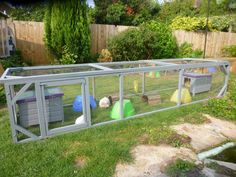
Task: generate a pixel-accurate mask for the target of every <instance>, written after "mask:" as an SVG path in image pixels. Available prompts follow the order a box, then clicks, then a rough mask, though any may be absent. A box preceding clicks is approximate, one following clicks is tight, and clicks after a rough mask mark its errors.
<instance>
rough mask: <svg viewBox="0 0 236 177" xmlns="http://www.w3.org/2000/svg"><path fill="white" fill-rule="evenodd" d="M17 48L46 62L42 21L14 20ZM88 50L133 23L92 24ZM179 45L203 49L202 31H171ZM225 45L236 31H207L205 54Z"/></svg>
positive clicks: (93, 50)
mask: <svg viewBox="0 0 236 177" xmlns="http://www.w3.org/2000/svg"><path fill="white" fill-rule="evenodd" d="M11 26H14V31H15V37H16V43H17V48H18V49H20V50H21V51H22V55H23V58H24V59H25V61H29V62H31V63H32V64H34V65H42V64H49V63H51V61H52V56H51V55H50V54H49V52H48V51H47V50H46V48H45V45H44V41H43V36H44V24H43V23H42V22H25V21H14V22H13V25H11ZM90 28H91V42H92V44H91V53H92V54H97V53H100V52H101V50H102V49H104V48H107V45H108V39H109V38H111V37H113V36H115V35H117V34H118V33H120V32H122V31H125V30H127V29H128V28H133V27H132V26H115V25H102V24H91V25H90ZM173 33H174V35H175V37H176V39H177V43H178V45H181V44H182V43H184V42H188V43H192V44H193V47H194V48H195V49H201V50H203V49H204V40H205V34H204V33H201V32H198V33H197V32H187V31H181V30H177V31H174V32H173ZM226 45H236V33H224V32H210V33H208V37H207V47H206V55H207V57H220V56H221V50H222V48H223V47H224V46H226Z"/></svg>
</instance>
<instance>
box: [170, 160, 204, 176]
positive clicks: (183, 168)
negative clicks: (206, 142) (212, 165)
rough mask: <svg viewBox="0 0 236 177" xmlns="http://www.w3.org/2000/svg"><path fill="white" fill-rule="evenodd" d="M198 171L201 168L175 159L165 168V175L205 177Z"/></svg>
mask: <svg viewBox="0 0 236 177" xmlns="http://www.w3.org/2000/svg"><path fill="white" fill-rule="evenodd" d="M200 171H201V168H199V167H197V166H196V165H195V164H194V163H192V162H189V161H187V160H182V159H177V160H176V161H174V162H173V163H171V164H170V165H168V166H167V168H166V174H168V175H169V176H170V177H187V176H191V177H205V175H203V174H202V173H201V172H200Z"/></svg>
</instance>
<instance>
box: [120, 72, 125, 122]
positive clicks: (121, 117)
mask: <svg viewBox="0 0 236 177" xmlns="http://www.w3.org/2000/svg"><path fill="white" fill-rule="evenodd" d="M119 90H120V119H124V110H123V93H124V75H122V74H121V75H119Z"/></svg>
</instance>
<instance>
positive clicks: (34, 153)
mask: <svg viewBox="0 0 236 177" xmlns="http://www.w3.org/2000/svg"><path fill="white" fill-rule="evenodd" d="M201 111H202V105H200V104H197V105H191V106H187V107H182V108H180V109H175V110H170V111H164V112H160V113H157V114H153V115H151V116H148V117H142V118H140V119H134V120H128V121H124V122H120V123H114V124H111V125H106V126H101V127H96V128H92V129H87V130H82V131H80V132H74V133H69V134H65V135H61V136H57V137H53V138H49V139H46V140H41V141H36V142H29V143H23V144H13V143H12V139H11V131H10V127H9V120H8V119H9V118H8V114H7V110H6V109H1V110H0V142H1V144H0V152H1V153H0V162H1V163H0V172H1V174H0V176H7V177H11V176H19V177H20V176H34V177H36V176H56V177H58V176H86V177H88V176H91V177H101V176H104V177H106V176H112V174H113V173H114V170H115V165H116V164H117V163H118V162H120V161H121V162H130V161H131V160H132V159H131V155H130V153H129V151H130V149H131V148H132V147H133V146H134V145H135V144H138V143H139V138H140V137H141V136H142V135H144V134H148V136H149V138H150V139H151V140H150V141H146V142H147V143H149V142H150V143H156V144H158V143H159V142H162V140H164V139H166V136H168V132H169V130H168V128H163V127H165V126H166V125H171V124H176V123H180V122H192V123H199V122H201V121H202V120H201V116H200V114H199V112H201ZM160 129H161V131H160ZM165 131H167V133H165ZM176 144H177V145H178V142H177V143H176ZM78 158H82V159H86V164H85V166H84V167H83V168H78V167H76V165H75V160H76V159H78Z"/></svg>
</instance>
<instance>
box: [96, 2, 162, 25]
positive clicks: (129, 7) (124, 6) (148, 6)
mask: <svg viewBox="0 0 236 177" xmlns="http://www.w3.org/2000/svg"><path fill="white" fill-rule="evenodd" d="M94 3H95V5H96V7H95V22H96V23H98V24H116V25H139V24H141V23H142V22H145V21H147V20H151V19H153V17H154V16H156V15H157V14H158V12H159V10H160V5H159V4H158V3H157V2H156V1H155V0H142V1H141V0H130V1H126V0H117V1H112V0H94Z"/></svg>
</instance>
